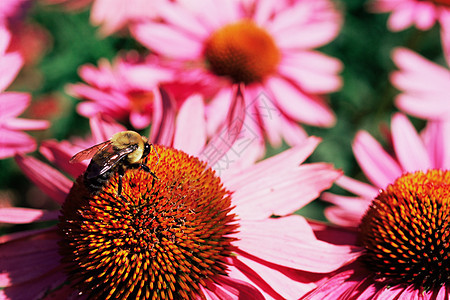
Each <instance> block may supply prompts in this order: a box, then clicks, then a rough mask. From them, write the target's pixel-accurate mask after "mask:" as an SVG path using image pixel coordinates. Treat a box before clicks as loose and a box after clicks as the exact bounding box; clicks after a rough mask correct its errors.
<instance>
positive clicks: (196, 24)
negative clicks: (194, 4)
mask: <svg viewBox="0 0 450 300" xmlns="http://www.w3.org/2000/svg"><path fill="white" fill-rule="evenodd" d="M158 13H159V14H160V15H161V16H162V17H163V18H164V20H165V21H166V22H168V23H170V24H172V25H174V26H175V27H177V28H179V29H180V30H183V31H184V32H185V33H186V34H187V35H189V36H192V37H195V39H197V40H204V39H206V38H207V37H208V35H209V32H208V28H206V27H205V25H204V24H202V23H201V22H200V21H199V20H198V19H196V18H195V17H194V15H193V14H191V13H189V12H188V10H186V8H184V7H182V6H180V5H176V4H173V3H171V2H168V1H164V2H161V3H160V5H159V7H158Z"/></svg>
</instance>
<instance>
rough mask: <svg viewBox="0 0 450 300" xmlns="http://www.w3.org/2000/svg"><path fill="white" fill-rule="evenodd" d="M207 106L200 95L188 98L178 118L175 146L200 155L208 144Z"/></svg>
mask: <svg viewBox="0 0 450 300" xmlns="http://www.w3.org/2000/svg"><path fill="white" fill-rule="evenodd" d="M205 123H206V122H205V107H204V104H203V99H202V97H201V96H200V95H193V96H191V97H189V98H188V99H186V101H185V102H184V104H183V106H182V107H181V108H180V112H179V113H178V117H177V120H176V127H175V128H176V129H175V136H174V140H173V146H174V148H176V149H183V151H184V152H186V153H188V154H191V155H198V154H199V153H200V151H201V150H202V149H203V147H204V146H205V144H206V124H205Z"/></svg>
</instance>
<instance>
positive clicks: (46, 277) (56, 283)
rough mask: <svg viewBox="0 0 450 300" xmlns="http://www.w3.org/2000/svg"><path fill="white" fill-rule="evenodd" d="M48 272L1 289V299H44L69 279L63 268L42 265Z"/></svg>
mask: <svg viewBox="0 0 450 300" xmlns="http://www.w3.org/2000/svg"><path fill="white" fill-rule="evenodd" d="M40 267H41V268H42V270H45V271H46V273H45V274H42V276H40V277H38V278H33V279H32V280H30V281H28V282H24V283H23V284H18V285H14V286H11V287H6V288H5V289H3V290H0V299H43V298H44V297H45V296H47V294H48V293H49V291H51V290H54V289H57V288H59V287H60V286H61V285H62V284H64V282H65V281H66V280H67V278H66V275H65V274H64V273H63V271H62V270H60V269H57V268H54V269H49V268H48V267H47V266H45V265H43V266H40Z"/></svg>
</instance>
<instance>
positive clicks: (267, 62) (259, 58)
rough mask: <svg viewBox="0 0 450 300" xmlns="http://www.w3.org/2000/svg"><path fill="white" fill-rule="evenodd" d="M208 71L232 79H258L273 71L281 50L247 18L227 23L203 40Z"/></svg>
mask: <svg viewBox="0 0 450 300" xmlns="http://www.w3.org/2000/svg"><path fill="white" fill-rule="evenodd" d="M204 53H205V58H206V60H207V62H208V64H209V68H210V70H211V71H212V72H213V73H215V74H216V75H219V76H227V77H229V78H231V80H232V81H233V82H243V83H246V84H250V83H253V82H261V81H263V80H264V79H265V78H266V77H267V76H268V75H270V74H272V73H273V72H275V71H276V68H277V65H278V62H279V61H280V51H279V49H278V48H277V46H276V45H275V41H274V40H273V38H272V37H271V36H270V34H269V33H268V32H267V31H265V30H264V29H263V28H260V27H258V26H257V25H256V24H255V23H254V22H252V21H249V20H244V21H239V22H236V23H233V24H229V25H226V26H224V27H222V28H220V29H219V30H217V31H216V32H214V33H213V34H212V35H211V36H210V37H209V39H208V40H207V42H206V45H205V52H204Z"/></svg>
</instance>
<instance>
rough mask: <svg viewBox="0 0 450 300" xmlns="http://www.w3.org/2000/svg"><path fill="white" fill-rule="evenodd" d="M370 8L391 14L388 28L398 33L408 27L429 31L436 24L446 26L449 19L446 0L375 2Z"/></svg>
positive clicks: (377, 0)
mask: <svg viewBox="0 0 450 300" xmlns="http://www.w3.org/2000/svg"><path fill="white" fill-rule="evenodd" d="M370 8H371V9H372V10H373V11H376V12H391V15H390V16H389V20H388V28H389V29H390V30H392V31H400V30H403V29H406V28H407V27H409V26H413V25H414V26H416V27H417V28H418V29H420V30H429V29H430V28H431V27H432V26H433V25H434V24H435V23H436V22H441V23H442V22H444V24H446V23H447V22H448V20H449V19H450V2H449V1H447V0H375V1H373V2H372V3H371V6H370Z"/></svg>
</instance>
